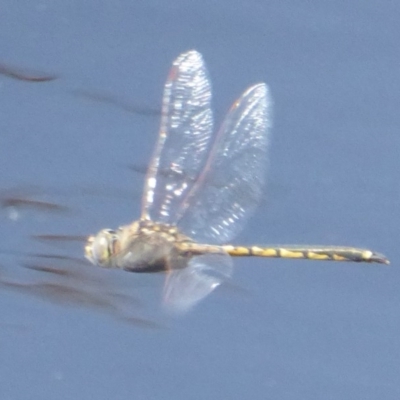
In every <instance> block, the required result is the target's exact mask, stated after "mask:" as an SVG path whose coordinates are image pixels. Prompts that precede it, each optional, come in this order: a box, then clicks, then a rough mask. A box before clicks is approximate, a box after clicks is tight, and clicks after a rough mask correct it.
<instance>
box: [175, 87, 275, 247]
mask: <svg viewBox="0 0 400 400" xmlns="http://www.w3.org/2000/svg"><path fill="white" fill-rule="evenodd" d="M270 126H271V99H270V95H269V91H268V88H267V86H266V85H265V84H263V83H261V84H258V85H255V86H252V87H250V88H249V89H248V90H246V92H244V93H243V95H242V96H241V97H240V98H239V99H238V100H237V101H236V102H235V103H234V104H233V106H232V107H231V109H230V111H229V113H228V115H227V116H226V119H225V121H224V123H223V124H222V127H221V129H220V131H219V132H218V134H217V137H216V138H215V142H214V144H213V148H212V150H211V152H210V155H209V158H208V160H207V163H206V165H205V168H204V171H203V172H202V174H201V175H200V177H199V179H198V181H197V182H196V185H195V186H194V187H193V188H192V190H191V191H190V193H188V195H187V197H186V199H185V202H184V204H183V205H182V208H181V211H182V218H181V219H180V220H179V221H178V223H177V225H178V226H179V227H180V229H181V230H182V231H183V232H184V233H185V234H187V235H189V236H190V237H192V238H195V239H196V240H198V241H202V242H203V243H224V242H227V241H229V240H230V239H231V238H232V237H234V236H235V235H236V234H237V233H239V231H240V229H241V228H242V227H243V225H244V222H245V220H246V217H248V216H249V214H250V213H251V211H253V210H254V208H255V207H256V206H257V205H258V203H259V200H260V197H261V194H262V186H263V182H264V178H265V164H266V161H267V145H268V130H269V128H270Z"/></svg>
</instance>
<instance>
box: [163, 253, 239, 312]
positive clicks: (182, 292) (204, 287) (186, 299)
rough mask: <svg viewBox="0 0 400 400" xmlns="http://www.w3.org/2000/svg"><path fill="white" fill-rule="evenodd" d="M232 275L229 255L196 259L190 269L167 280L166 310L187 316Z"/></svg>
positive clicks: (191, 262) (169, 276)
mask: <svg viewBox="0 0 400 400" xmlns="http://www.w3.org/2000/svg"><path fill="white" fill-rule="evenodd" d="M231 275H232V258H231V257H230V256H229V255H228V254H226V253H221V254H203V255H200V256H197V257H193V258H192V259H190V261H189V262H188V265H187V267H185V268H182V269H178V270H173V271H172V272H170V273H169V275H168V276H167V278H166V282H165V287H164V306H165V307H166V308H167V310H169V311H172V312H174V313H184V312H187V311H189V310H190V309H191V308H192V307H194V306H195V305H196V304H197V303H198V302H199V301H201V300H202V299H204V298H205V297H206V296H208V295H209V294H210V293H211V292H212V291H213V290H214V289H216V288H217V287H218V286H219V285H220V284H221V283H223V282H224V281H225V280H226V279H228V278H229V277H230V276H231Z"/></svg>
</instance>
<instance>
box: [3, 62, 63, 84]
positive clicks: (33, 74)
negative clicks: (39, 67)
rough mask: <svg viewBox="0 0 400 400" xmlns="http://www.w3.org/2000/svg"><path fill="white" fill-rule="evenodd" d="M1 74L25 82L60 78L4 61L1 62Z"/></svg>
mask: <svg viewBox="0 0 400 400" xmlns="http://www.w3.org/2000/svg"><path fill="white" fill-rule="evenodd" d="M0 74H2V75H5V76H7V77H9V78H12V79H17V80H19V81H25V82H49V81H54V80H55V79H57V78H58V77H57V76H56V75H53V74H46V73H43V72H38V71H32V70H27V69H25V68H24V69H22V68H17V67H12V66H10V65H7V64H3V63H0Z"/></svg>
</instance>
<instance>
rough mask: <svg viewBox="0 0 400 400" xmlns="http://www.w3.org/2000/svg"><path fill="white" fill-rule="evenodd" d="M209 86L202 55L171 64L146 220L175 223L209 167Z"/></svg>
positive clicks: (145, 201)
mask: <svg viewBox="0 0 400 400" xmlns="http://www.w3.org/2000/svg"><path fill="white" fill-rule="evenodd" d="M210 103H211V87H210V82H209V79H208V74H207V70H206V66H205V65H204V62H203V59H202V56H201V54H199V53H198V52H196V51H194V50H192V51H188V52H187V53H184V54H181V55H180V56H179V57H178V58H177V59H176V60H175V61H174V63H173V65H172V68H171V70H170V73H169V75H168V79H167V82H166V84H165V88H164V97H163V106H162V119H161V127H160V134H159V138H158V142H157V144H156V148H155V150H154V154H153V158H152V160H151V162H150V165H149V169H148V172H147V176H146V182H145V187H144V194H143V202H142V219H152V220H154V221H158V222H163V223H174V222H175V220H176V218H177V211H178V210H179V208H180V207H181V203H182V201H183V199H184V198H185V196H186V195H187V193H188V192H189V191H190V190H191V188H192V186H193V184H194V183H195V182H196V180H197V178H198V176H199V174H200V172H201V169H202V167H203V165H204V163H205V159H206V155H207V150H208V147H209V141H210V137H211V134H212V124H213V123H212V112H211V104H210Z"/></svg>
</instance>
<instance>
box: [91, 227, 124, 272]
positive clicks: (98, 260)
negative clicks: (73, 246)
mask: <svg viewBox="0 0 400 400" xmlns="http://www.w3.org/2000/svg"><path fill="white" fill-rule="evenodd" d="M119 248H120V240H119V236H118V234H117V232H116V231H113V230H111V229H103V230H101V231H100V232H99V233H98V234H97V235H96V236H89V237H88V239H87V242H86V245H85V257H86V258H87V259H88V260H89V261H90V262H91V263H92V264H95V265H99V266H101V267H105V268H110V267H112V266H113V259H114V257H113V256H115V254H116V253H117V252H118V251H119Z"/></svg>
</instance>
